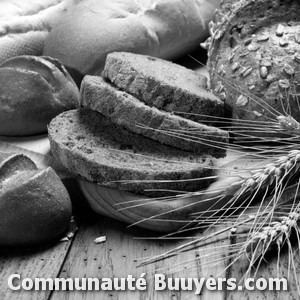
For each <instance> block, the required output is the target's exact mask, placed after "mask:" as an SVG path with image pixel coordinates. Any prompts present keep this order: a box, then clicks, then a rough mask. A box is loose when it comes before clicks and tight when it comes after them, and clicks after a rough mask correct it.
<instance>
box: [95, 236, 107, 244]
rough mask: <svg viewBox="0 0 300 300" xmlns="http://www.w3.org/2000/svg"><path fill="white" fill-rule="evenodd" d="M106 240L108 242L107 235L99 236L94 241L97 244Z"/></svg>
mask: <svg viewBox="0 0 300 300" xmlns="http://www.w3.org/2000/svg"><path fill="white" fill-rule="evenodd" d="M104 242H106V236H105V235H103V236H99V237H97V238H96V239H95V240H94V243H95V244H102V243H104Z"/></svg>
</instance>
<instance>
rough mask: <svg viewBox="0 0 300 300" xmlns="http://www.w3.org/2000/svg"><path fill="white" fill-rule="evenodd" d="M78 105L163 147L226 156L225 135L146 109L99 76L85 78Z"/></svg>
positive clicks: (226, 138) (209, 127) (189, 121)
mask: <svg viewBox="0 0 300 300" xmlns="http://www.w3.org/2000/svg"><path fill="white" fill-rule="evenodd" d="M81 101H82V105H83V106H84V107H87V108H90V109H92V110H95V111H98V112H100V113H101V114H103V115H104V116H106V117H107V118H109V119H110V120H111V121H112V122H113V123H115V124H118V125H120V126H124V127H125V128H126V129H128V130H130V131H132V132H135V133H137V134H141V135H143V136H146V137H149V138H151V139H153V140H156V141H159V142H161V143H163V144H166V145H170V146H173V147H175V148H179V149H182V150H187V151H191V152H196V153H202V154H204V153H206V154H211V155H213V156H215V157H221V156H224V155H225V153H226V150H224V144H227V143H228V132H226V131H224V130H221V129H219V128H216V127H212V126H207V125H204V124H201V123H197V122H194V121H191V120H189V119H185V118H182V117H180V116H176V115H174V114H171V113H168V112H165V111H162V110H159V109H157V108H155V107H150V106H148V105H145V104H144V103H143V102H141V101H139V100H138V99H137V98H135V97H134V96H131V95H130V94H128V93H126V92H123V91H120V90H118V89H116V88H114V87H113V86H112V85H111V84H109V83H108V82H105V81H104V80H103V79H102V78H101V77H99V76H88V75H87V76H85V78H84V80H83V82H82V83H81ZM222 146H223V147H222Z"/></svg>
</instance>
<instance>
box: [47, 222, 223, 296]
mask: <svg viewBox="0 0 300 300" xmlns="http://www.w3.org/2000/svg"><path fill="white" fill-rule="evenodd" d="M88 219H89V220H86V221H85V222H84V223H83V224H82V225H81V229H80V231H79V233H78V235H77V237H76V240H75V241H74V243H73V246H72V249H71V250H70V253H69V255H68V258H67V260H66V261H65V263H64V266H63V268H62V271H61V274H60V276H61V277H64V278H69V277H70V278H75V277H79V278H83V277H97V278H104V277H105V278H121V277H127V276H128V275H129V274H130V275H133V276H134V277H135V278H139V277H140V275H141V274H142V273H146V274H147V275H146V279H147V290H146V291H138V290H136V291H128V290H127V291H112V292H108V291H88V292H80V291H72V292H71V291H69V292H62V291H59V292H56V291H55V292H53V293H52V297H51V299H55V300H59V299H72V300H77V299H89V300H93V299H122V300H123V299H130V300H134V299H149V300H151V299H191V300H193V299H199V295H195V290H193V291H191V292H188V291H170V290H165V291H155V288H154V279H153V276H154V272H157V273H160V274H164V275H166V276H167V277H173V278H193V277H195V278H200V277H206V276H209V275H216V273H218V272H219V270H220V269H219V268H220V266H219V268H217V269H211V268H210V267H209V266H207V267H203V268H202V267H201V266H200V265H201V263H200V261H199V260H197V259H198V258H199V256H200V255H201V254H199V253H197V252H194V251H190V252H188V253H184V254H183V255H179V256H176V257H172V258H170V259H167V260H163V261H159V262H156V263H153V264H150V265H147V266H143V267H139V268H137V265H138V262H140V259H141V258H146V257H152V256H154V255H157V254H160V253H163V252H165V251H167V250H169V249H172V248H174V247H176V246H178V241H164V240H149V239H135V237H146V236H151V235H152V236H153V233H151V232H147V231H146V230H142V229H138V228H126V225H125V224H124V223H121V222H119V221H114V220H112V219H110V218H107V217H101V216H96V217H94V218H88ZM98 236H106V237H107V241H106V242H105V243H103V244H95V243H94V242H93V241H94V239H95V238H96V237H98ZM187 261H188V262H191V263H192V265H193V266H194V267H191V268H189V267H188V266H189V264H188V263H187ZM177 264H179V265H177ZM199 264H200V265H199ZM195 266H196V267H195ZM223 267H224V266H223ZM174 268H175V270H174ZM208 295H209V298H208ZM223 297H224V296H223V293H222V292H208V291H204V292H203V293H202V297H201V299H211V300H220V299H223Z"/></svg>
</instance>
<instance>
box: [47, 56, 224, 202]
mask: <svg viewBox="0 0 300 300" xmlns="http://www.w3.org/2000/svg"><path fill="white" fill-rule="evenodd" d="M206 84H207V83H206V78H205V77H204V76H203V75H200V74H198V73H196V72H194V71H192V70H189V69H186V68H184V67H182V66H179V65H177V64H174V63H171V62H168V61H165V60H162V59H158V58H154V57H150V56H146V55H139V54H133V53H126V52H115V53H111V54H109V55H108V57H107V60H106V64H105V68H104V71H103V77H100V76H89V75H87V76H86V77H85V78H84V80H83V82H82V84H81V104H82V106H83V108H80V109H75V110H70V111H67V112H64V113H62V114H60V115H59V116H57V117H56V118H55V119H53V120H52V122H51V123H50V125H49V127H48V132H49V139H50V145H51V149H52V152H53V154H54V156H56V157H57V158H58V159H59V160H60V162H61V163H62V164H63V165H64V166H65V167H67V168H68V169H69V170H70V171H71V172H72V173H75V174H77V175H79V176H80V177H82V178H84V179H87V180H89V181H92V182H96V183H98V184H100V185H103V186H106V187H113V188H118V189H121V190H126V191H130V192H133V193H137V194H147V195H150V196H164V195H169V194H170V193H174V192H186V191H197V190H200V189H202V188H204V187H206V186H207V185H208V184H209V183H210V182H211V180H210V179H209V178H211V177H212V175H213V173H214V172H213V160H214V159H213V158H214V157H215V158H218V157H222V156H225V154H226V153H225V152H226V151H225V150H224V146H225V145H226V144H227V143H228V132H226V131H224V130H221V129H219V128H217V127H215V126H213V125H214V122H213V121H212V120H216V119H217V118H215V117H221V116H222V115H223V113H224V103H223V102H222V101H221V100H220V99H219V98H217V97H216V96H214V95H213V94H211V93H209V92H207V91H206ZM207 116H214V117H213V118H209V117H207ZM200 122H201V123H200ZM204 178H206V179H204Z"/></svg>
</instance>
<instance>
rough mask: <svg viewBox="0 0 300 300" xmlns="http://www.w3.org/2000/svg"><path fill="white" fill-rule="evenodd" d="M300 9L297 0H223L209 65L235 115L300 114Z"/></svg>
mask: <svg viewBox="0 0 300 300" xmlns="http://www.w3.org/2000/svg"><path fill="white" fill-rule="evenodd" d="M228 3H229V4H232V5H231V10H229V9H228V7H229V6H228ZM299 10H300V2H299V1H297V0H292V1H280V0H257V1H251V0H242V1H237V0H235V1H233V0H228V1H222V2H221V9H220V11H219V12H218V13H217V15H216V23H215V24H214V25H213V26H212V30H211V34H212V37H211V41H210V42H211V44H210V47H209V52H208V54H209V56H208V67H209V70H210V78H211V87H212V89H213V91H214V93H215V94H216V95H218V96H220V97H221V96H222V97H223V98H226V101H225V103H226V105H227V106H228V107H229V108H230V110H231V112H232V118H233V119H245V120H252V121H263V122H265V121H270V120H275V121H276V117H277V116H278V115H280V114H283V115H286V114H291V115H292V116H293V117H294V118H295V119H296V120H298V121H299V120H300V105H299V101H300V99H299V93H300V34H299V32H300V14H299ZM249 131H251V133H252V134H259V135H264V136H268V135H270V134H271V133H270V132H269V131H267V130H264V132H263V131H259V132H258V131H256V132H255V131H254V130H251V128H249V129H248V130H245V131H244V133H246V132H249ZM276 135H277V134H276Z"/></svg>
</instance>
